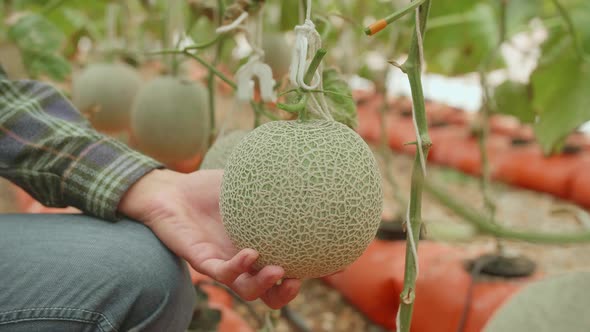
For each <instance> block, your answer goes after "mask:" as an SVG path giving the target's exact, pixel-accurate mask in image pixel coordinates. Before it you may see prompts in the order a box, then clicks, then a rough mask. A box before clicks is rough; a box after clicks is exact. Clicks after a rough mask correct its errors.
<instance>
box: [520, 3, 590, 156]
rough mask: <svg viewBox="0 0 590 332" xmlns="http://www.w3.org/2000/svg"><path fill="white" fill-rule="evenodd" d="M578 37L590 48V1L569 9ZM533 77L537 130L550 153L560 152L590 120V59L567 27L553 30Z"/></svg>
mask: <svg viewBox="0 0 590 332" xmlns="http://www.w3.org/2000/svg"><path fill="white" fill-rule="evenodd" d="M568 10H570V12H571V13H572V21H573V23H574V27H575V30H576V38H578V41H579V42H580V45H581V47H582V49H583V51H584V52H587V50H590V4H588V3H583V4H580V5H579V6H576V7H573V8H569V9H568ZM542 52H543V53H542V56H541V58H540V60H539V66H538V67H537V68H536V69H535V71H534V72H533V74H532V76H531V86H532V89H533V104H532V105H533V109H534V110H535V112H536V113H537V114H538V115H539V120H538V122H537V123H535V126H534V129H535V134H536V136H537V140H538V141H539V143H540V144H541V146H542V147H543V151H544V152H545V153H546V154H551V153H556V152H559V151H560V149H561V145H562V143H563V141H564V139H565V138H566V137H567V135H568V134H570V133H571V132H572V131H574V130H575V129H576V128H578V127H579V126H580V125H582V124H583V123H584V122H586V121H589V120H590V108H589V107H588V105H590V93H588V91H590V61H588V59H583V58H582V57H581V56H580V53H579V50H577V49H576V48H575V47H574V43H573V39H572V36H571V34H570V33H569V32H568V31H567V29H566V27H565V26H562V27H560V28H559V29H553V30H552V31H551V35H550V37H549V38H548V40H547V42H546V43H545V44H544V45H543V48H542Z"/></svg>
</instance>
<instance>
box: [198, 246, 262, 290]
mask: <svg viewBox="0 0 590 332" xmlns="http://www.w3.org/2000/svg"><path fill="white" fill-rule="evenodd" d="M256 259H258V253H257V252H256V251H254V250H252V249H243V250H242V251H240V252H238V253H237V254H236V255H235V256H234V257H232V258H230V259H229V260H223V259H220V258H209V259H205V260H203V261H202V262H201V263H200V264H199V270H200V271H201V272H202V273H205V274H207V275H208V276H210V277H212V278H213V279H215V280H217V281H219V282H221V283H222V284H225V285H228V286H230V287H231V286H232V284H233V283H234V282H235V281H236V279H237V278H238V277H239V276H240V275H242V274H244V273H247V272H248V271H249V270H250V269H251V267H252V264H254V262H255V261H256Z"/></svg>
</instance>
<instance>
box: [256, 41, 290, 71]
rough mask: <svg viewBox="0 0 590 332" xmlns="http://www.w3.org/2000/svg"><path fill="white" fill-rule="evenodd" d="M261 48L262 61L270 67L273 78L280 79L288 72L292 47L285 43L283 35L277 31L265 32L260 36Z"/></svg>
mask: <svg viewBox="0 0 590 332" xmlns="http://www.w3.org/2000/svg"><path fill="white" fill-rule="evenodd" d="M262 49H263V50H264V62H265V63H267V64H268V65H269V66H270V68H272V76H273V78H274V79H275V80H280V79H281V78H283V77H284V76H285V75H287V73H289V66H291V56H292V53H291V52H292V48H291V47H289V45H288V44H287V40H286V39H285V36H284V35H282V34H280V33H277V32H273V33H267V34H265V35H264V36H263V38H262Z"/></svg>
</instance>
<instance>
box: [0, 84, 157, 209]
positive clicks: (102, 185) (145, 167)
mask: <svg viewBox="0 0 590 332" xmlns="http://www.w3.org/2000/svg"><path fill="white" fill-rule="evenodd" d="M161 167H162V165H161V164H159V163H158V162H156V161H154V160H153V159H151V158H149V157H147V156H144V155H142V154H140V153H138V152H136V151H134V150H132V149H130V148H129V147H127V146H126V145H125V144H123V143H121V142H119V141H117V140H115V139H112V138H109V137H106V136H104V135H101V134H99V133H98V132H96V131H94V130H93V129H92V128H91V126H90V124H89V123H88V121H87V120H86V119H85V118H84V117H82V116H81V114H80V113H79V112H78V111H77V110H76V109H75V108H74V107H73V106H72V104H71V103H70V102H69V101H68V100H67V99H66V98H65V97H64V96H63V95H62V94H61V93H60V92H58V91H57V90H56V89H55V88H53V87H52V86H50V85H48V84H44V83H41V82H36V81H9V80H7V79H5V78H3V77H2V76H1V73H0V176H2V177H5V178H7V179H9V180H10V181H12V182H14V183H15V184H16V185H18V186H20V187H21V188H23V189H25V190H26V191H27V192H28V193H30V194H31V195H32V196H33V197H35V199H37V200H38V201H39V202H41V203H42V204H44V205H47V206H52V207H65V206H74V207H76V208H78V209H80V210H82V211H84V212H86V213H89V214H92V215H94V216H97V217H100V218H103V219H107V220H117V219H118V214H117V206H118V204H119V201H120V199H121V197H122V196H123V194H124V193H125V192H126V191H127V189H128V188H129V187H130V186H131V185H132V184H133V183H135V182H136V181H137V180H138V179H139V178H140V177H142V176H143V175H144V174H146V173H147V172H149V171H151V170H153V169H154V168H161Z"/></svg>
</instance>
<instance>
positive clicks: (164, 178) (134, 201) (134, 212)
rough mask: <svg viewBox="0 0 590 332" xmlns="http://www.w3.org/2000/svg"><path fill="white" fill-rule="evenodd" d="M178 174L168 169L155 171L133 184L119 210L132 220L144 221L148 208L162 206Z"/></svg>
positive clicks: (122, 200)
mask: <svg viewBox="0 0 590 332" xmlns="http://www.w3.org/2000/svg"><path fill="white" fill-rule="evenodd" d="M176 176H177V173H176V172H174V171H171V170H167V169H154V170H152V171H150V172H148V173H146V174H145V175H144V176H142V177H141V178H139V179H138V180H137V181H136V182H135V183H134V184H132V185H131V186H130V187H129V189H128V190H127V192H125V194H124V195H123V197H122V198H121V201H120V202H119V206H118V208H117V210H118V211H119V212H120V213H121V214H123V215H125V216H127V217H130V218H133V219H136V220H139V221H144V220H146V219H147V218H146V216H145V215H144V214H145V211H146V209H145V208H146V207H147V206H153V205H154V204H159V203H160V204H161V203H162V202H163V201H164V200H165V199H166V197H167V196H169V193H167V192H166V191H168V190H169V188H170V186H167V185H170V184H171V183H172V182H173V180H174V178H175V177H176Z"/></svg>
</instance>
